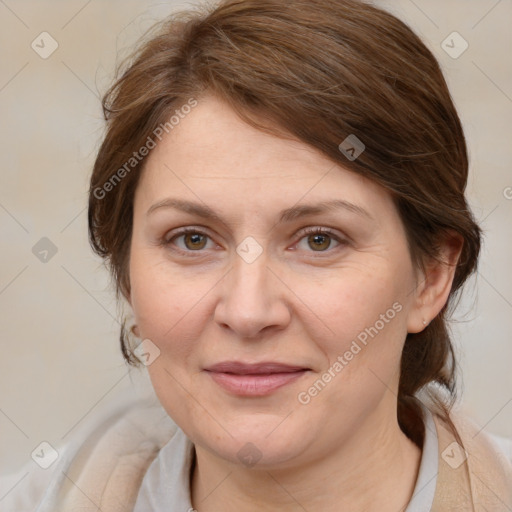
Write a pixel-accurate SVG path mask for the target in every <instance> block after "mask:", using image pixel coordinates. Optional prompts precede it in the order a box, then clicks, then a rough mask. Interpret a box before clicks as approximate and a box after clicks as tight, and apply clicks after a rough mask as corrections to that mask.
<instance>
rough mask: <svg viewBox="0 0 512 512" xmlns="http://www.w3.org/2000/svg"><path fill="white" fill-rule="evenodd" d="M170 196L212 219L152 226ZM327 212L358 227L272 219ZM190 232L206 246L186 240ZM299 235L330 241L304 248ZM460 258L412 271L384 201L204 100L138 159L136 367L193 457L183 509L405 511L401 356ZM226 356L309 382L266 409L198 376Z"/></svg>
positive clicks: (301, 148) (409, 458) (453, 250)
mask: <svg viewBox="0 0 512 512" xmlns="http://www.w3.org/2000/svg"><path fill="white" fill-rule="evenodd" d="M167 198H177V199H184V200H189V201H193V202H195V203H198V204H200V205H203V206H204V205H207V206H209V207H210V208H211V209H213V210H214V211H215V212H216V214H217V215H218V216H220V217H221V219H222V220H216V219H212V218H202V217H200V216H198V215H196V214H192V213H186V212H183V211H179V210H177V209H175V208H171V207H164V206H162V207H159V208H155V209H154V210H153V211H152V212H151V213H149V214H148V210H149V209H150V208H151V207H152V206H153V205H155V204H157V203H159V202H161V201H163V200H166V199H167ZM330 199H343V200H345V201H348V202H350V203H353V204H355V205H358V206H359V207H361V208H364V209H365V210H366V211H367V213H368V214H369V217H366V216H364V215H361V214H358V213H355V212H354V211H350V210H347V209H338V210H333V211H329V212H324V213H321V214H311V215H307V216H303V217H297V218H295V219H294V220H291V221H289V222H279V221H278V219H279V215H280V212H281V211H282V210H284V209H287V208H290V207H293V206H296V205H297V204H299V205H303V204H315V203H319V202H322V201H326V200H330ZM187 226H189V227H192V228H197V230H198V231H199V232H200V233H204V234H205V235H206V237H205V238H202V237H199V238H197V237H196V238H193V240H191V239H190V235H189V236H188V237H187V235H181V236H180V235H179V234H178V233H177V231H178V229H179V228H183V227H187ZM307 227H313V228H324V229H330V230H331V231H332V232H333V236H332V237H330V236H327V237H326V238H320V239H315V238H314V235H313V236H311V235H308V234H305V233H304V232H303V231H304V228H307ZM248 236H250V237H253V238H254V239H255V240H256V241H257V242H258V244H259V246H260V247H261V249H262V253H261V254H260V255H259V256H258V258H257V259H255V261H253V262H251V263H248V262H247V261H246V260H244V259H243V258H242V257H241V256H239V254H238V253H237V252H236V248H237V246H238V245H239V244H240V243H241V242H242V241H243V240H244V239H245V238H246V237H248ZM337 239H338V240H340V242H338V241H337ZM197 240H199V241H200V243H198V242H197ZM318 240H320V241H318ZM166 242H167V243H166ZM198 246H199V249H197V247H198ZM180 249H181V251H180ZM459 253H460V243H457V242H454V240H449V241H447V242H446V244H445V245H444V246H443V247H442V252H441V257H442V259H444V261H445V262H446V263H447V264H446V265H443V264H440V263H434V262H432V263H429V264H427V266H426V272H425V274H424V273H422V272H420V271H419V270H417V269H415V268H413V265H412V263H411V258H410V254H409V252H408V248H407V242H406V237H405V231H404V228H403V224H402V222H401V220H400V218H399V216H398V213H397V211H396V208H395V207H394V204H393V202H392V200H391V197H390V195H389V194H388V192H386V191H385V190H384V189H383V188H381V187H380V186H379V185H377V184H375V183H373V182H370V181H368V180H366V179H364V178H362V177H360V176H359V175H357V174H355V173H353V172H350V171H348V170H346V169H344V168H343V167H342V166H340V165H337V164H334V163H333V162H332V161H330V160H329V159H327V158H326V157H325V156H323V155H322V154H320V153H319V152H317V151H316V150H314V149H312V148H311V147H309V146H307V145H305V144H303V143H302V142H299V141H294V140H285V139H283V138H280V137H277V136H275V135H269V134H265V133H263V132H261V131H258V130H257V129H255V128H253V127H251V126H249V125H247V124H246V123H244V122H243V121H242V120H241V119H240V118H239V117H237V115H236V114H235V113H234V112H233V111H232V110H231V109H230V107H229V106H227V105H226V104H225V103H223V102H222V101H220V100H218V99H216V98H215V97H213V96H205V97H203V98H201V99H200V101H199V104H198V106H197V107H195V108H194V109H193V110H192V112H191V113H190V114H188V115H187V116H186V117H185V118H184V119H183V120H181V121H180V124H179V125H178V126H176V127H175V128H174V129H173V130H172V131H171V132H170V133H169V134H168V135H166V136H165V137H164V138H163V140H162V141H161V142H160V143H159V144H158V145H157V147H156V148H155V149H153V150H152V151H151V154H150V155H149V157H148V159H147V162H146V166H145V169H144V171H143V174H142V176H141V180H140V182H139V185H138V188H137V191H136V196H135V203H134V225H133V236H132V244H131V255H130V282H131V294H130V296H129V301H130V304H131V306H132V308H133V311H134V314H135V319H136V324H137V334H138V335H139V336H140V337H141V338H143V339H150V340H151V341H152V342H153V343H154V344H155V345H156V346H157V347H158V348H159V350H160V355H159V357H157V358H156V359H155V360H154V362H153V363H152V364H150V365H149V366H148V371H149V375H150V378H151V381H152V384H153V386H154V389H155V392H156V394H157V396H158V398H159V400H160V402H161V403H162V405H163V407H164V408H165V409H166V411H167V412H168V414H169V415H170V416H171V417H172V418H173V420H174V421H175V422H176V423H177V424H178V425H179V426H180V427H181V428H182V430H183V431H184V432H185V433H186V434H187V435H188V437H189V438H190V439H191V440H192V441H193V442H194V444H195V447H196V461H197V462H196V465H195V469H194V471H193V475H192V478H191V488H192V491H191V493H192V503H193V506H194V508H195V509H197V510H198V511H200V512H209V511H218V510H223V511H227V512H230V511H235V510H237V511H240V510H243V511H247V512H249V511H262V510H263V511H266V510H273V511H274V510H281V511H295V510H304V509H305V510H308V511H317V510H322V511H323V512H329V511H334V510H336V511H339V510H365V511H370V512H371V511H379V512H386V511H393V512H397V511H398V510H403V509H404V508H405V506H406V505H407V503H408V502H409V500H410V498H411V495H412V491H413V489H414V485H415V481H416V478H417V472H418V467H419V462H420V457H421V450H420V449H419V448H418V447H417V446H416V445H415V444H414V443H412V442H411V441H410V440H409V439H408V438H407V437H406V435H405V434H404V433H403V432H402V431H401V430H400V428H399V426H398V423H397V418H396V407H397V403H396V402H397V399H396V393H397V389H398V379H399V365H400V356H401V352H402V348H403V344H404V341H405V337H406V335H407V333H408V332H419V331H421V330H422V329H423V328H424V327H425V326H424V324H423V320H425V321H427V322H429V321H430V320H431V319H432V318H434V317H435V316H436V315H437V314H438V312H439V311H440V310H441V308H442V307H443V305H444V304H445V303H446V300H447V298H448V294H449V291H450V287H451V283H452V280H453V270H454V268H453V265H454V263H456V261H457V258H458V256H459ZM394 303H399V305H400V306H401V310H400V312H398V313H396V315H395V316H394V318H393V319H392V320H389V321H388V322H386V323H385V326H384V327H383V328H382V329H380V330H379V331H378V334H377V335H375V336H374V337H372V338H369V341H368V343H367V345H366V346H364V347H362V349H361V351H360V352H358V353H357V354H356V355H354V357H353V358H352V360H350V361H349V362H348V364H347V365H346V366H344V367H343V369H342V371H339V372H338V373H336V376H335V377H334V378H332V380H331V381H330V382H329V383H328V384H327V385H326V386H325V387H324V388H323V389H322V390H321V391H320V392H319V393H318V394H317V395H316V396H314V397H312V398H311V400H310V401H309V403H307V404H302V403H300V402H299V400H298V398H297V397H298V394H299V393H300V392H304V391H307V390H308V388H310V387H311V386H312V385H313V383H314V382H315V381H317V380H318V379H319V378H320V377H321V376H322V374H323V373H324V372H325V371H327V370H328V369H329V368H331V367H332V365H333V364H334V362H335V361H336V360H337V358H338V356H340V355H343V354H344V353H345V352H346V351H347V350H348V349H349V348H350V345H351V343H352V341H353V340H354V339H356V338H357V336H358V334H360V333H361V332H362V331H364V329H365V328H367V327H369V326H374V325H375V324H376V321H377V320H379V318H381V317H380V315H382V314H385V313H386V311H388V310H389V309H390V308H392V305H393V304H394ZM232 360H236V361H243V362H248V363H251V362H261V361H278V362H281V363H286V364H290V365H297V366H303V367H307V368H310V371H308V372H306V373H305V374H304V375H303V376H302V377H300V378H299V379H298V380H296V381H294V382H293V383H291V384H289V385H287V386H285V387H282V388H280V389H278V390H276V391H274V392H273V393H272V394H270V395H269V396H264V397H240V396H234V395H232V394H230V393H228V392H227V391H225V390H224V389H223V388H221V387H219V385H218V384H216V383H215V382H214V381H213V379H212V378H211V376H210V375H209V374H208V373H207V372H205V371H204V368H205V367H208V366H209V365H212V364H214V363H219V362H221V361H232ZM247 443H252V445H251V446H254V447H255V448H251V450H257V451H254V453H255V454H256V453H257V454H258V456H261V458H260V460H259V461H258V463H257V464H256V465H255V466H252V467H248V466H247V465H246V464H244V463H243V462H242V461H241V460H240V458H239V457H238V456H237V454H238V452H239V450H240V449H241V448H243V447H244V446H245V445H246V444H247Z"/></svg>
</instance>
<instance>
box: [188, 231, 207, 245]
mask: <svg viewBox="0 0 512 512" xmlns="http://www.w3.org/2000/svg"><path fill="white" fill-rule="evenodd" d="M187 238H188V241H189V242H190V243H191V245H192V246H193V248H194V249H197V248H198V247H199V248H202V246H203V245H204V240H202V238H203V235H200V234H199V233H192V234H189V235H188V237H187ZM201 242H203V244H201Z"/></svg>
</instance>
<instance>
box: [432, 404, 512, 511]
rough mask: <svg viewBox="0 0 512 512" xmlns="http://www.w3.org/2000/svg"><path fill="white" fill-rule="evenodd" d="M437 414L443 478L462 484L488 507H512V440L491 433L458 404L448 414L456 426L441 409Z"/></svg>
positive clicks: (487, 508) (478, 501)
mask: <svg viewBox="0 0 512 512" xmlns="http://www.w3.org/2000/svg"><path fill="white" fill-rule="evenodd" d="M434 417H435V424H436V429H437V434H438V439H439V447H438V448H439V464H441V465H442V466H440V467H439V470H440V472H439V475H440V476H441V479H442V480H443V479H444V480H446V481H449V482H451V484H454V483H456V482H457V485H459V484H460V485H462V486H463V487H464V488H465V489H466V491H467V495H468V496H470V497H471V499H472V500H473V503H474V504H478V505H480V506H482V507H483V509H485V510H497V508H496V507H500V506H501V505H503V504H506V506H508V507H512V456H511V447H512V440H511V439H508V438H506V437H502V436H497V435H495V434H491V433H489V432H488V431H487V430H486V429H485V428H484V427H485V425H484V426H481V425H479V424H478V423H477V421H476V420H475V419H474V418H472V417H471V416H470V415H469V414H467V412H466V411H464V410H463V409H461V408H459V407H457V408H452V410H450V414H449V418H450V420H451V422H452V424H453V427H454V429H453V428H452V426H451V425H450V424H449V422H447V421H446V420H445V419H444V418H443V417H442V416H441V415H439V414H438V412H436V413H434ZM448 487H449V488H451V487H450V486H448ZM511 510H512V508H511Z"/></svg>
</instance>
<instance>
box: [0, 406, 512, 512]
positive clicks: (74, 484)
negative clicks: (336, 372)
mask: <svg viewBox="0 0 512 512" xmlns="http://www.w3.org/2000/svg"><path fill="white" fill-rule="evenodd" d="M433 417H434V423H435V425H436V429H437V435H438V440H439V473H438V476H437V487H436V493H435V498H434V504H433V507H432V511H433V512H448V511H464V512H466V511H467V512H507V511H512V464H511V462H510V460H508V458H507V457H506V456H505V454H504V453H503V452H502V451H501V450H500V449H499V448H498V445H496V444H495V442H494V441H493V439H492V438H491V437H490V436H489V435H488V434H487V433H486V432H484V431H481V430H480V429H479V428H478V427H477V426H476V424H475V423H473V422H472V421H471V420H469V419H467V418H466V417H464V416H463V415H461V414H458V413H452V415H451V417H452V421H453V422H454V424H455V426H456V427H457V429H458V432H459V434H460V436H461V439H462V441H463V443H464V446H465V449H466V452H464V451H463V450H462V449H461V448H460V446H459V445H458V444H457V443H456V441H455V437H454V435H453V434H452V432H450V430H449V429H448V428H447V426H446V425H445V424H444V423H443V422H442V421H441V419H440V418H439V416H437V415H436V414H433ZM174 432H176V426H175V425H174V424H173V423H172V421H171V420H170V419H169V417H168V416H167V414H166V413H165V411H164V410H163V409H162V408H161V407H160V406H159V405H157V404H153V405H152V406H150V405H147V404H145V403H144V404H143V403H138V404H136V405H133V404H131V405H130V406H129V407H125V408H124V409H121V410H120V411H118V412H117V413H116V414H112V415H111V416H110V417H109V418H108V420H107V421H102V422H101V423H100V424H98V425H97V426H96V428H95V429H94V430H92V431H90V432H89V434H88V436H87V438H86V440H85V442H84V443H83V444H82V445H81V446H80V448H79V449H78V450H75V451H74V452H69V453H68V454H67V456H66V457H64V458H63V460H61V461H60V465H59V468H58V469H57V470H56V472H55V475H54V478H53V480H52V481H51V484H50V485H49V486H48V487H47V489H46V493H45V495H44V498H43V499H42V502H41V503H40V505H39V506H38V507H37V508H36V512H71V511H72V512H97V511H98V510H101V511H102V512H132V510H133V507H134V504H135V501H136V498H137V494H138V491H139V488H140V485H141V482H142V479H143V477H144V474H145V472H146V470H147V468H148V466H149V465H150V464H151V462H152V461H153V460H154V458H155V457H156V455H157V454H158V451H159V450H160V448H161V447H162V446H163V445H164V444H166V443H167V442H168V441H169V439H171V437H172V436H173V434H174ZM4 510H5V511H6V512H11V509H9V508H2V503H1V502H0V511H2V512H4ZM12 510H13V512H33V510H34V509H33V508H32V509H30V510H29V509H28V508H27V509H24V508H19V507H18V508H14V509H12Z"/></svg>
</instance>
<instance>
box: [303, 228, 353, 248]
mask: <svg viewBox="0 0 512 512" xmlns="http://www.w3.org/2000/svg"><path fill="white" fill-rule="evenodd" d="M302 234H303V235H305V236H303V237H302V238H301V239H300V240H299V242H298V244H297V246H298V247H300V246H301V244H302V247H300V248H301V249H306V250H307V248H309V249H310V250H312V251H313V252H327V250H328V249H330V248H331V246H332V245H333V242H334V244H335V246H334V247H337V246H340V245H344V244H346V242H345V241H343V240H341V239H340V237H338V236H337V235H336V234H335V233H334V232H332V231H331V230H329V229H326V228H315V227H313V228H307V229H306V230H304V231H303V232H302ZM304 244H305V245H304Z"/></svg>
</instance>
